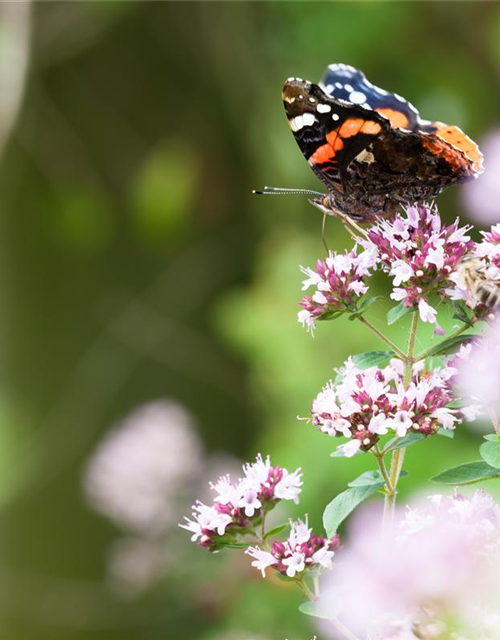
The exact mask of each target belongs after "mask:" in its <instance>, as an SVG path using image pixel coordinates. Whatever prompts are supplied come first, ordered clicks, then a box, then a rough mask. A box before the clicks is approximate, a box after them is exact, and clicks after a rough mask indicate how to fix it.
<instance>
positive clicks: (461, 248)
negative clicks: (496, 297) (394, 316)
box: [362, 204, 473, 323]
mask: <svg viewBox="0 0 500 640" xmlns="http://www.w3.org/2000/svg"><path fill="white" fill-rule="evenodd" d="M470 229H471V227H470V226H465V227H459V225H458V219H457V220H456V221H455V222H454V223H453V224H451V225H449V226H445V225H443V224H442V222H441V218H440V216H439V213H438V210H437V207H436V206H429V205H426V204H419V205H415V206H413V207H409V208H408V209H406V212H405V215H401V214H396V215H395V216H394V217H393V218H392V219H391V220H381V221H380V222H378V223H377V224H376V225H374V226H373V227H372V228H371V229H370V230H369V231H368V237H369V241H363V242H362V245H363V246H364V247H365V249H366V250H370V249H371V248H373V247H375V248H376V250H377V253H378V259H379V260H380V262H381V264H382V268H383V269H384V270H385V271H386V272H388V273H389V275H390V276H392V281H393V286H394V288H393V291H392V293H391V298H392V299H393V300H397V301H403V303H404V305H405V307H408V308H411V307H418V311H419V314H420V318H421V319H422V321H423V322H430V323H435V322H436V310H435V309H434V308H433V307H432V306H431V305H430V304H429V303H428V298H429V296H431V295H438V296H444V295H447V289H449V288H450V286H453V284H454V283H453V282H452V281H450V274H452V273H453V272H454V271H455V269H456V267H457V265H458V264H459V263H460V261H461V260H462V258H463V257H464V256H465V255H466V254H467V252H468V251H469V250H470V249H471V247H472V246H473V242H472V240H471V239H470V237H469V236H468V235H467V233H468V232H469V230H470Z"/></svg>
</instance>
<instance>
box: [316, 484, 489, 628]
mask: <svg viewBox="0 0 500 640" xmlns="http://www.w3.org/2000/svg"><path fill="white" fill-rule="evenodd" d="M378 525H379V522H378V521H377V522H376V523H374V522H373V521H371V520H370V518H369V517H367V516H366V513H365V514H361V516H359V515H358V519H357V520H355V527H354V530H353V531H352V535H351V536H350V537H349V540H348V543H347V544H346V547H345V548H344V549H342V550H341V551H340V552H339V553H338V555H337V556H336V563H335V564H334V567H333V570H332V571H331V572H329V573H328V574H327V575H325V576H324V578H323V582H322V589H321V592H322V597H321V601H320V606H321V608H322V609H323V611H324V612H328V610H329V609H330V610H332V611H334V612H337V611H339V608H340V614H339V615H338V618H339V619H340V620H341V621H342V622H343V623H344V624H345V625H346V626H347V627H348V628H349V629H350V630H352V631H353V632H354V633H355V634H356V635H357V636H358V637H359V638H363V639H364V638H367V637H368V638H385V639H388V638H394V639H396V638H397V639H398V640H403V639H405V640H409V639H416V638H426V640H430V639H431V638H436V640H437V639H438V638H439V639H440V640H442V639H443V638H457V639H458V638H460V639H461V640H465V639H467V640H496V639H497V638H498V629H496V630H495V633H494V635H491V636H488V635H481V634H479V635H476V632H475V631H471V630H473V629H474V628H477V626H478V624H483V622H485V621H487V620H488V616H491V615H495V614H496V613H497V612H498V610H499V607H500V573H499V567H500V506H499V505H498V504H496V503H495V502H494V500H493V498H492V497H491V496H490V495H487V494H485V493H483V492H482V491H477V492H476V493H475V494H474V495H473V496H472V497H471V498H466V497H464V496H462V495H461V494H459V493H455V495H453V496H442V495H432V496H430V497H429V498H428V502H427V504H425V505H420V506H417V507H415V508H410V507H408V508H407V510H406V513H405V515H404V516H402V517H401V520H400V522H399V526H398V527H397V528H395V530H394V531H393V533H392V534H388V536H387V537H386V538H385V539H384V540H381V539H380V537H379V535H378ZM479 610H481V611H482V612H483V614H484V615H483V617H484V619H483V620H478V619H477V613H478V611H479ZM490 622H491V619H490ZM323 631H325V633H327V632H328V627H326V626H325V627H324V628H323Z"/></svg>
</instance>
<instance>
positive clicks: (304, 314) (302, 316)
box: [297, 309, 316, 336]
mask: <svg viewBox="0 0 500 640" xmlns="http://www.w3.org/2000/svg"><path fill="white" fill-rule="evenodd" d="M297 320H298V321H299V322H300V323H301V325H302V326H303V327H305V328H306V329H307V330H308V331H309V332H310V333H311V335H312V336H314V329H315V328H316V323H315V322H314V316H313V315H312V313H311V312H310V311H308V310H307V309H302V311H299V312H298V313H297Z"/></svg>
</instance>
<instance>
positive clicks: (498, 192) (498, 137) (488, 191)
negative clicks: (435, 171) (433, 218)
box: [461, 129, 500, 225]
mask: <svg viewBox="0 0 500 640" xmlns="http://www.w3.org/2000/svg"><path fill="white" fill-rule="evenodd" d="M480 146H481V149H482V151H483V153H484V156H485V158H486V164H487V167H486V168H487V170H486V171H485V172H484V173H483V174H482V175H481V176H479V178H478V180H473V181H472V182H469V183H467V184H465V185H463V186H462V189H461V195H462V202H463V204H464V208H465V210H466V211H467V214H468V216H469V217H470V218H471V219H472V220H474V222H478V223H480V224H484V225H489V224H494V223H495V222H499V221H500V182H499V180H498V176H499V175H500V129H493V130H491V131H490V132H489V133H488V134H487V136H486V137H485V138H484V140H483V141H482V142H481V145H480Z"/></svg>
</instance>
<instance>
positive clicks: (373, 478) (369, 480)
mask: <svg viewBox="0 0 500 640" xmlns="http://www.w3.org/2000/svg"><path fill="white" fill-rule="evenodd" d="M407 475H408V471H401V473H400V474H399V477H400V478H404V476H407ZM380 483H382V486H383V485H384V484H385V481H384V478H383V477H382V474H381V473H380V471H379V470H378V469H377V470H373V471H365V472H364V473H362V474H361V475H360V476H358V477H357V478H356V479H355V480H353V481H352V482H349V484H348V485H347V486H348V487H366V486H368V485H372V484H377V485H380Z"/></svg>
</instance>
